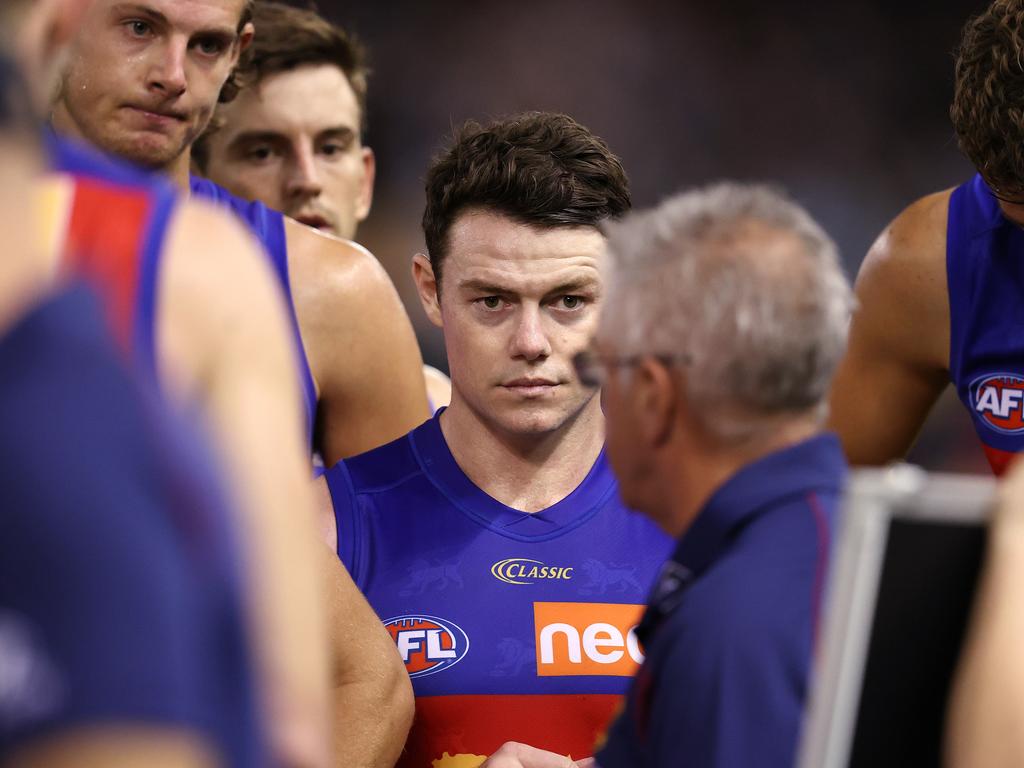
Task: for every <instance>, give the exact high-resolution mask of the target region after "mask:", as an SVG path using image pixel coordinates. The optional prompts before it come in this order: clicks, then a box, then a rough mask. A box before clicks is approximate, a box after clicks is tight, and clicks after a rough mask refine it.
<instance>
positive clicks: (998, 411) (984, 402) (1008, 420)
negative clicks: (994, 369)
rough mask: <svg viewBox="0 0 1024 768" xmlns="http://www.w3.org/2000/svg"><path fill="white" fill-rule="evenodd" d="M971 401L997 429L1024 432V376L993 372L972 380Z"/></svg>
mask: <svg viewBox="0 0 1024 768" xmlns="http://www.w3.org/2000/svg"><path fill="white" fill-rule="evenodd" d="M970 392H971V403H972V405H973V406H974V410H975V411H977V413H978V415H980V416H981V418H982V419H983V420H984V421H985V423H986V424H987V425H988V426H989V427H991V428H992V429H994V430H995V431H996V432H1003V433H1007V434H1015V433H1017V432H1024V376H1020V375H1019V374H1016V373H991V374H987V375H985V376H982V377H980V378H977V379H975V380H974V381H973V382H971V388H970Z"/></svg>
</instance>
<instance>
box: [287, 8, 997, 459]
mask: <svg viewBox="0 0 1024 768" xmlns="http://www.w3.org/2000/svg"><path fill="white" fill-rule="evenodd" d="M297 4H304V3H297ZM985 4H986V3H985V2H983V1H981V0H977V1H973V2H968V1H967V0H941V1H940V2H935V1H934V0H932V2H925V1H923V0H914V1H913V2H904V1H901V2H882V1H881V0H874V2H865V1H863V0H844V1H843V2H840V3H812V2H795V1H793V0H789V1H787V0H782V1H781V2H772V3H765V2H749V1H745V2H698V1H697V0H680V1H678V2H668V1H661V2H657V1H655V0H639V1H638V2H626V1H625V0H520V1H519V2H497V1H495V0H477V1H476V2H471V1H470V0H462V1H460V2H455V1H450V2H430V1H426V2H424V1H423V0H419V1H418V2H413V1H412V0H399V1H389V0H382V1H381V2H360V3H350V2H337V1H335V0H331V1H328V0H322V2H320V3H319V8H320V10H321V11H322V12H324V13H325V15H327V16H329V17H330V18H331V19H332V20H334V21H337V22H339V23H341V24H342V25H344V26H345V27H346V28H348V29H351V30H353V31H354V32H356V33H357V34H358V35H359V36H360V38H361V39H362V40H363V41H364V43H365V44H366V45H367V47H368V48H369V51H370V58H371V65H372V69H373V75H372V79H371V82H370V98H369V123H370V132H369V143H370V145H371V146H373V147H374V149H375V150H376V153H377V168H378V176H377V188H376V200H375V203H374V208H373V213H372V214H371V216H370V219H369V220H368V221H367V222H366V224H365V225H364V226H363V228H362V229H361V230H360V240H361V241H362V242H363V243H364V244H365V245H367V247H369V248H370V249H371V250H372V251H373V252H374V253H375V254H376V255H377V256H378V258H380V259H381V261H382V262H384V264H385V265H386V266H387V268H388V270H389V271H390V272H391V274H392V276H393V278H394V280H395V282H396V284H397V285H398V287H399V290H400V291H401V292H402V295H403V298H404V299H405V300H406V303H407V305H408V307H409V310H410V314H411V316H412V318H413V322H414V323H415V324H416V326H417V330H418V332H419V334H420V338H421V341H422V343H423V348H424V355H425V356H426V357H427V359H428V361H429V362H432V363H434V364H435V365H438V366H439V367H444V359H443V349H442V346H441V340H440V335H439V334H438V333H437V332H435V330H434V329H433V328H431V327H429V326H428V325H427V323H426V320H425V318H424V316H423V312H422V310H421V309H420V308H419V305H418V302H417V301H416V300H415V297H414V295H413V292H412V282H411V279H410V278H409V274H408V264H409V258H410V256H411V255H412V254H413V253H414V252H415V251H417V250H418V249H420V248H422V238H421V235H420V231H419V217H420V215H421V214H422V210H423V202H422V178H423V173H424V169H425V168H426V165H427V162H428V161H429V159H430V157H431V155H432V154H434V153H435V152H436V151H437V149H438V147H439V146H440V145H441V144H442V142H443V139H444V137H445V136H446V135H448V134H449V133H450V130H451V127H452V126H453V125H456V124H458V123H460V122H461V121H463V120H465V119H467V118H478V119H480V118H487V117H491V116H499V115H503V114H507V113H511V112H515V111H519V110H527V109H545V110H560V111H564V112H568V113H569V114H571V115H573V116H574V117H576V118H577V119H579V120H580V121H581V122H583V123H584V124H585V125H587V126H588V127H590V128H591V129H592V130H594V131H595V132H596V133H598V134H599V135H601V136H603V137H604V138H605V139H606V140H607V141H608V143H609V144H610V146H611V147H612V149H613V150H614V151H615V152H617V153H618V154H619V155H620V156H621V157H622V159H623V161H624V164H625V166H626V170H627V172H628V173H629V175H630V178H631V182H632V187H633V192H634V201H635V204H636V205H639V206H646V205H651V204H653V203H656V202H657V201H658V200H659V199H661V198H662V197H664V196H666V195H669V194H671V193H672V192H673V191H675V190H677V189H679V188H681V187H683V186H687V185H693V184H700V183H703V182H707V181H711V180H714V179H719V178H723V177H731V178H739V179H757V180H770V181H773V182H777V183H780V184H781V185H783V186H784V187H785V188H787V189H788V190H789V191H790V192H791V193H792V194H793V195H795V196H796V197H797V198H798V199H799V200H800V201H801V202H803V203H804V204H805V205H806V206H807V207H808V208H809V209H810V210H811V212H812V213H813V214H814V215H815V216H816V217H818V219H819V220H820V221H821V222H822V223H823V224H824V225H825V226H826V228H827V229H828V230H829V232H830V233H831V234H832V235H833V237H835V238H836V239H837V241H838V242H839V245H840V248H841V250H842V253H843V258H844V261H845V264H846V267H847V270H848V272H849V274H850V275H851V276H853V275H854V274H855V273H856V269H857V267H858V265H859V264H860V261H861V259H862V258H863V256H864V253H865V252H866V251H867V249H868V247H869V246H870V244H871V242H872V241H873V240H874V238H875V236H876V235H877V234H878V232H880V231H881V229H882V228H883V227H884V226H885V224H886V222H887V221H889V220H890V219H891V218H892V217H893V216H895V215H896V213H898V212H899V211H900V210H901V209H902V208H903V207H904V206H905V205H907V204H908V203H910V202H911V201H912V200H914V199H915V198H917V197H919V196H921V195H923V194H926V193H928V192H931V191H935V190H938V189H941V188H944V187H948V186H953V185H955V184H957V183H959V182H960V181H961V180H963V179H964V178H966V177H967V176H968V174H969V173H970V172H971V169H970V166H969V165H968V164H967V162H966V161H965V160H964V159H963V158H962V157H961V156H960V154H959V153H958V151H957V147H956V141H955V139H954V137H953V134H952V129H951V127H950V124H949V120H948V117H947V109H948V105H949V100H950V96H951V94H952V80H953V58H952V55H953V51H954V49H955V47H956V43H957V40H958V37H959V31H960V28H961V26H962V25H963V23H964V21H965V20H966V19H967V18H968V17H969V16H970V15H972V14H974V13H976V12H978V11H979V10H981V9H982V8H983V7H984V6H985ZM306 5H308V3H306ZM961 410H962V409H961V408H960V407H959V406H958V405H957V403H956V402H955V400H953V398H951V397H950V398H947V399H946V400H945V401H943V402H942V403H941V405H940V407H939V409H938V412H937V415H936V416H935V417H933V419H932V421H931V422H930V423H929V425H928V427H926V431H925V433H924V434H923V435H922V438H921V440H920V441H919V443H918V447H917V448H916V449H915V453H914V458H915V459H916V460H917V461H919V462H920V463H922V464H925V465H926V466H930V467H946V468H955V469H961V470H979V471H985V465H984V461H983V459H982V458H981V452H980V450H979V449H978V448H977V447H976V441H975V439H974V438H973V433H972V431H971V429H970V426H969V424H968V423H967V417H966V415H964V414H963V413H962V412H961Z"/></svg>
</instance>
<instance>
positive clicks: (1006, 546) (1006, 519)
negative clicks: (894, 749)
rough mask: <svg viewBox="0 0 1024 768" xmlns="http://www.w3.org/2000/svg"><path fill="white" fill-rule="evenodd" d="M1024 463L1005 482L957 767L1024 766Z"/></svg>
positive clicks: (959, 690) (973, 646)
mask: <svg viewBox="0 0 1024 768" xmlns="http://www.w3.org/2000/svg"><path fill="white" fill-rule="evenodd" d="M1022 584H1024V462H1020V461H1018V462H1017V463H1016V464H1015V465H1014V467H1013V469H1012V470H1011V472H1010V475H1009V476H1008V477H1007V479H1006V481H1005V482H1004V483H1003V485H1002V489H1001V493H1000V500H999V509H998V510H997V512H996V516H995V519H994V521H993V524H992V529H991V532H990V535H989V546H988V554H987V560H986V563H985V570H984V573H983V575H982V581H981V585H980V589H979V591H978V595H977V598H976V601H975V608H974V616H973V618H972V621H971V627H970V630H969V632H968V636H967V641H966V643H965V645H964V651H963V654H962V656H961V659H960V666H959V669H958V670H957V675H956V678H955V680H954V685H953V692H952V697H951V702H950V710H949V715H948V722H947V726H946V765H947V766H948V767H949V768H1004V767H1005V768H1011V766H1021V765H1024V646H1022V645H1021V638H1024V591H1022V590H1021V585H1022Z"/></svg>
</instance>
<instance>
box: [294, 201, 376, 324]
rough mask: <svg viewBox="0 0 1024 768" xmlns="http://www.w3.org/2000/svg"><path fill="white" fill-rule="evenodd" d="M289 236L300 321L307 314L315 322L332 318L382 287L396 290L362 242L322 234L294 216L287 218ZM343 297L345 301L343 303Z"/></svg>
mask: <svg viewBox="0 0 1024 768" xmlns="http://www.w3.org/2000/svg"><path fill="white" fill-rule="evenodd" d="M285 236H286V238H287V242H288V269H289V272H290V276H291V282H292V295H293V297H295V304H296V306H297V307H298V308H299V312H300V321H303V319H304V318H303V317H302V316H304V315H308V316H309V317H308V318H307V319H308V320H310V321H311V322H312V321H317V320H319V321H320V322H322V321H324V320H329V319H330V318H331V317H335V316H337V313H338V311H339V310H340V308H341V306H344V305H348V306H352V305H351V302H356V306H358V305H359V304H364V303H367V301H368V299H369V300H372V298H373V296H374V294H375V293H377V292H380V291H385V292H387V293H388V294H391V293H393V292H394V287H393V285H392V283H391V279H390V278H389V277H388V274H387V272H386V270H385V269H384V267H383V266H381V264H380V262H378V261H377V259H376V258H374V256H373V254H371V253H370V252H369V251H368V250H366V249H365V248H363V247H362V246H361V245H359V244H357V243H353V242H352V241H350V240H342V239H340V238H336V237H332V236H330V235H325V234H322V233H320V232H317V231H316V230H314V229H311V228H309V227H307V226H305V225H303V224H299V223H298V222H295V221H292V220H291V219H285ZM367 291H369V292H370V295H369V296H367V295H366V293H367ZM339 300H340V301H342V302H344V305H339V304H338V303H337V302H338V301H339ZM354 309H355V308H354V307H353V310H354ZM318 310H329V311H327V312H324V313H320V312H319V311H318ZM343 314H349V313H348V312H343Z"/></svg>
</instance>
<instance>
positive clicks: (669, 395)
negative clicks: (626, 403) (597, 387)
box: [632, 357, 681, 446]
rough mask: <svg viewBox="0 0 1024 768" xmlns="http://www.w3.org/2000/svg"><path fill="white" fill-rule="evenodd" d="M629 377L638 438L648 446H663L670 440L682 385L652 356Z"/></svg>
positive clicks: (643, 361)
mask: <svg viewBox="0 0 1024 768" xmlns="http://www.w3.org/2000/svg"><path fill="white" fill-rule="evenodd" d="M632 375H633V377H634V382H633V387H632V389H633V392H634V396H635V398H636V400H635V402H636V403H637V408H636V412H635V418H636V419H637V425H638V427H639V431H640V435H641V436H642V438H643V439H644V441H645V442H646V443H647V444H648V445H652V446H662V445H664V444H665V443H667V442H668V441H669V439H670V438H671V436H672V431H673V430H674V429H675V426H676V420H677V418H678V416H679V413H678V408H679V407H680V404H679V391H678V389H679V386H681V384H680V382H678V381H677V380H676V377H675V376H673V375H672V370H671V368H668V367H667V366H666V365H665V364H664V363H662V362H661V361H660V360H657V359H655V358H653V357H649V358H644V359H643V360H641V361H640V363H639V364H637V365H636V366H635V368H634V369H633V374H632Z"/></svg>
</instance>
